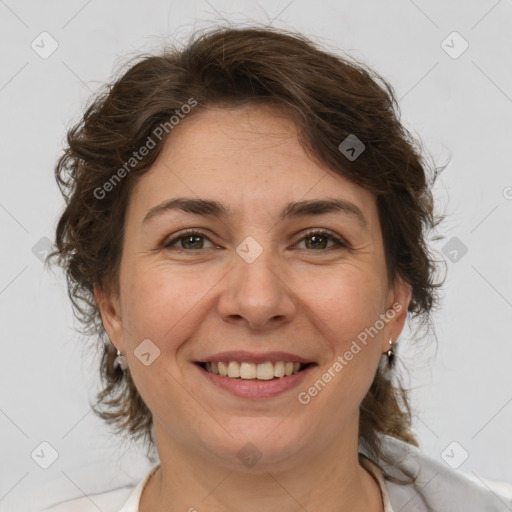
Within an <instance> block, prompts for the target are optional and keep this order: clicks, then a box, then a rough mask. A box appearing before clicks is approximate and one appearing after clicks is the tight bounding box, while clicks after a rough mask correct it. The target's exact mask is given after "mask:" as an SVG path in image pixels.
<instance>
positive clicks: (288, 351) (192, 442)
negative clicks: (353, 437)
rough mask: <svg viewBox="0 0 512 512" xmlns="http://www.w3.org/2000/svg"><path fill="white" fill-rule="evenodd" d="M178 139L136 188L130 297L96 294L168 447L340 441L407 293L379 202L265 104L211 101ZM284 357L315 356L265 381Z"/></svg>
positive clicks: (273, 451) (269, 449) (352, 423)
mask: <svg viewBox="0 0 512 512" xmlns="http://www.w3.org/2000/svg"><path fill="white" fill-rule="evenodd" d="M171 135H172V136H171V137H170V138H169V139H168V140H167V142H166V145H165V147H164V150H163V152H162V153H161V155H160V156H159V158H158V160H157V161H156V163H155V164H154V165H153V167H152V168H151V169H150V170H149V171H148V172H147V173H146V174H145V175H143V176H142V177H141V178H140V180H139V181H138V182H137V184H136V186H135V188H134V189H133V194H132V196H131V198H130V202H129V206H128V210H127V213H126V217H125V236H124V245H123V253H122V261H121V266H120V293H119V296H107V295H106V294H105V293H103V292H102V291H101V290H99V289H97V290H96V297H97V300H98V302H99V304H100V308H101V312H102V317H103V322H104V325H105V328H106V330H107V332H108V334H109V337H110V339H111V341H112V343H114V344H115V345H116V347H117V348H119V349H120V350H121V352H122V353H123V354H125V355H126V357H127V360H128V365H129V368H130V372H131V374H132V377H133V379H134V381H135V384H136V386H137V389H138V391H139V393H140V395H141V396H142V398H143V399H144V401H145V403H146V404H147V406H148V407H149V409H150V410H151V412H152V414H153V420H154V428H155V435H156V437H157V444H158V440H159V439H160V440H162V442H164V441H163V440H167V442H169V443H171V444H172V443H173V442H174V443H176V445H179V446H180V447H182V449H184V450H186V451H187V450H188V451H189V452H190V453H194V454H195V455H196V456H198V457H201V458H203V459H204V460H210V461H212V462H216V463H222V464H224V465H225V466H227V467H229V466H232V467H234V466H235V464H237V463H238V464H239V460H238V459H237V458H236V454H237V452H238V451H239V450H240V448H241V447H242V446H244V445H245V443H247V442H251V443H252V444H253V445H255V446H256V447H257V448H258V450H259V452H261V453H263V454H264V456H265V458H264V459H262V461H263V462H265V463H269V464H280V463H286V461H291V460H294V459H295V458H297V457H299V456H305V455H308V454H309V455H311V454H314V453H319V452H321V451H322V449H326V448H327V447H332V446H334V445H336V444H338V445H341V443H342V442H343V436H344V435H345V434H344V432H345V433H346V432H348V431H349V430H350V429H352V432H354V429H357V421H358V409H359V405H360V403H361V401H362V399H363V398H364V396H365V394H366V393H367V391H368V389H369V387H370V385H371V382H372V381H373V378H374V375H375V371H376V369H377V365H378V363H379V360H380V358H381V357H385V356H383V352H385V351H386V350H387V349H388V340H389V338H390V337H391V338H392V339H393V341H395V340H396V339H397V337H398V335H399V334H400V332H401V330H402V327H403V324H404V320H405V315H406V310H407V304H408V301H409V298H410V290H409V287H408V286H406V285H404V283H403V282H401V281H399V282H398V284H397V285H396V286H395V287H393V288H390V286H389V283H388V281H387V278H386V266H385V260H384V252H383V241H382V235H381V227H380V224H379V219H378V214H377V208H376V201H375V197H374V196H373V194H371V193H370V192H368V191H366V190H365V189H363V188H361V187H359V186H357V185H355V184H354V183H352V182H350V181H348V180H347V179H345V178H344V177H342V176H340V175H338V174H336V173H334V172H332V171H330V170H327V169H325V168H323V167H321V166H319V165H318V164H317V163H315V162H314V161H312V160H311V159H310V158H309V157H308V156H307V154H306V153H305V151H304V149H303V148H302V147H301V145H300V144H299V141H298V138H297V131H296V127H295V126H294V124H293V122H292V121H291V120H290V119H288V118H287V117H285V116H284V115H282V114H279V113H277V112H276V111H275V109H274V110H271V109H270V108H269V107H243V108H236V109H231V110H224V109H212V110H208V111H203V112H201V113H196V114H194V115H193V116H190V118H188V119H185V120H183V121H181V123H180V124H179V125H178V126H177V127H175V128H174V130H173V132H172V134H171ZM340 158H343V157H342V156H341V155H340ZM177 198H186V199H188V200H190V201H189V202H188V206H187V204H183V203H182V205H183V208H180V207H172V205H170V204H169V203H168V202H169V201H171V200H175V199H177ZM204 201H208V202H212V203H211V204H210V203H204ZM316 201H337V204H338V207H337V208H334V207H332V205H331V207H325V205H324V207H321V205H319V204H317V205H316V206H315V205H314V203H313V202H316ZM202 202H203V203H202ZM303 202H312V203H311V205H313V206H311V205H310V207H309V208H305V207H304V205H302V206H303V207H302V208H301V207H300V205H299V206H297V204H295V203H303ZM166 204H167V207H166V206H165V205H166ZM294 204H295V206H293V205H294ZM212 205H213V206H212ZM290 205H292V206H290ZM175 206H176V203H175ZM219 207H220V208H219ZM397 303H398V304H400V306H399V307H398V309H397V306H396V304H397ZM393 304H395V307H394V308H393ZM400 309H401V312H400ZM391 311H392V312H393V313H394V314H391V313H390V312H391ZM370 328H373V330H371V331H370V332H371V333H372V335H368V332H369V331H368V329H370ZM375 331H377V332H375ZM363 333H366V340H365V342H363V341H362V340H363V339H364V338H365V336H364V334H363ZM354 343H355V344H356V345H357V346H358V347H359V350H357V349H356V348H355V345H354ZM225 352H232V354H222V355H220V353H225ZM348 352H351V354H352V357H349V354H348ZM340 358H341V359H340ZM206 361H214V362H218V361H223V362H226V363H227V362H228V361H234V362H235V364H233V363H231V364H229V365H228V370H229V372H230V375H236V373H233V372H236V370H237V364H236V363H237V362H238V363H242V362H244V363H251V364H245V365H242V366H243V371H244V375H246V376H248V375H249V376H250V375H252V374H251V372H253V371H256V372H258V371H261V373H260V375H261V376H262V377H263V380H254V379H251V380H246V379H243V378H239V379H234V378H231V377H229V376H228V377H223V376H221V375H214V374H212V373H208V372H207V371H206V370H205V369H204V368H203V367H202V366H201V365H200V364H199V363H204V362H206ZM265 361H270V362H274V363H275V365H272V366H270V367H269V365H267V364H263V365H262V366H260V367H258V366H257V365H256V366H255V365H253V364H252V363H264V362H265ZM278 361H282V362H294V361H295V362H302V363H303V364H305V363H311V364H310V365H309V366H308V367H307V368H306V369H305V370H302V371H300V372H299V373H297V374H296V375H291V376H284V377H280V378H277V377H276V378H273V379H272V380H265V379H269V376H268V375H267V376H266V377H265V372H266V371H270V372H272V368H273V370H274V371H277V373H279V371H282V370H279V367H281V366H282V365H281V364H280V363H279V362H278ZM341 361H343V363H342V362H341ZM336 362H338V365H336ZM203 366H204V365H203ZM212 366H213V367H214V368H213V369H214V371H215V364H214V365H212ZM269 368H270V369H269ZM285 368H286V366H285ZM288 368H289V365H288ZM301 369H302V366H301ZM246 371H247V372H248V373H245V372H246ZM256 375H258V374H257V373H256ZM329 376H330V378H329ZM271 377H272V376H271V375H270V378H271ZM319 379H320V380H321V381H322V382H323V385H319V384H318V381H319ZM315 382H316V383H317V385H316V388H315ZM315 389H316V393H315V391H314V390H315ZM262 467H263V466H262Z"/></svg>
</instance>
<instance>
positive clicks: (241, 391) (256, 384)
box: [195, 364, 315, 398]
mask: <svg viewBox="0 0 512 512" xmlns="http://www.w3.org/2000/svg"><path fill="white" fill-rule="evenodd" d="M195 366H196V367H197V368H198V369H199V371H200V372H201V374H202V375H204V376H205V377H206V378H207V379H208V380H209V381H210V382H211V383H212V384H214V385H216V386H219V387H220V388H222V389H224V390H226V391H229V392H230V393H232V394H233V395H236V396H238V397H241V398H272V397H274V396H277V395H280V394H281V393H284V392H285V391H288V390H290V389H293V388H295V387H297V386H298V385H299V384H300V383H301V382H302V381H303V380H304V378H305V377H306V376H307V375H308V373H309V372H310V371H311V370H312V369H313V368H314V366H315V365H312V366H309V367H308V368H306V369H305V370H302V371H301V372H299V373H296V374H295V375H289V376H287V377H280V378H278V379H273V380H267V381H265V380H245V379H232V378H231V377H222V376H221V375H216V374H214V373H210V372H207V371H206V370H205V369H204V368H202V367H201V366H199V365H198V364H195Z"/></svg>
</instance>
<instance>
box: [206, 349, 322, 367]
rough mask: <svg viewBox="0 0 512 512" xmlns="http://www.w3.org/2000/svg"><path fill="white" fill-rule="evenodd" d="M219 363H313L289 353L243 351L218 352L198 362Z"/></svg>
mask: <svg viewBox="0 0 512 512" xmlns="http://www.w3.org/2000/svg"><path fill="white" fill-rule="evenodd" d="M212 361H213V362H219V361H239V362H245V363H254V364H258V363H266V362H267V361H270V362H273V363H275V362H277V361H284V362H285V363H287V362H292V363H313V362H314V361H312V360H311V359H306V358H304V357H300V356H298V355H296V354H291V353H289V352H262V353H259V354H258V353H255V352H247V351H245V350H236V351H234V352H218V353H217V354H213V355H211V356H208V357H205V358H204V359H201V361H198V362H200V363H208V362H212Z"/></svg>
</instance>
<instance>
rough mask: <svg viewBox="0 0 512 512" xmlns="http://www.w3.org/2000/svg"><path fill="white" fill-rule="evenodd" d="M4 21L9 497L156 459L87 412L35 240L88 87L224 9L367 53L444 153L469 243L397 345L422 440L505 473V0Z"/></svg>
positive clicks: (81, 352) (81, 357) (92, 12)
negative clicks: (436, 299)
mask: <svg viewBox="0 0 512 512" xmlns="http://www.w3.org/2000/svg"><path fill="white" fill-rule="evenodd" d="M0 20H1V21H0V23H1V31H0V37H1V40H0V49H1V50H0V51H1V52H2V55H1V62H2V66H1V67H0V108H1V114H2V115H1V118H0V119H1V120H0V130H1V131H0V144H1V172H2V187H1V188H0V222H1V228H2V244H1V255H2V265H1V267H0V300H1V302H2V307H1V333H2V339H1V341H2V357H1V359H0V364H1V377H2V384H1V397H0V398H1V401H0V428H1V432H2V435H1V450H2V451H1V460H2V463H1V465H0V509H1V510H4V511H8V510H13V511H14V510H16V511H17V512H19V511H23V510H37V509H38V508H42V507H43V506H46V505H49V504H50V503H54V502H57V501H61V500H64V499H68V498H71V497H75V496H82V493H87V494H88V493H94V492H101V491H104V490H107V489H109V488H112V487H116V486H119V485H123V484H126V483H128V482H135V481H137V480H138V479H139V478H141V477H142V475H143V474H144V473H145V472H146V471H147V469H148V467H149V466H148V463H147V462H146V461H145V459H144V456H143V454H142V452H141V451H140V450H137V449H136V447H130V446H126V445H125V446H122V445H120V443H119V442H118V441H117V440H116V439H115V438H114V437H112V436H111V435H110V434H109V433H108V430H107V428H106V427H105V426H104V425H103V424H102V422H101V421H100V420H99V419H97V418H96V416H95V415H94V414H93V413H92V412H91V411H90V407H89V401H91V402H92V401H93V399H94V392H95V391H97V389H98V384H97V381H98V376H97V369H96V367H97V362H96V361H95V360H94V359H93V355H94V353H93V351H91V350H90V349H88V348H87V347H89V346H90V345H91V344H90V343H88V342H87V340H86V339H84V338H83V337H81V336H79V335H78V334H77V333H76V332H75V331H74V320H73V316H72V313H71V307H70V304H69V301H68V298H67V295H66V289H65V282H64V278H63V276H62V274H61V273H59V272H57V273H55V274H52V273H49V272H46V271H45V270H44V268H43V264H42V262H41V261H40V260H39V259H38V258H37V257H36V256H35V255H34V253H33V251H32V249H33V247H34V246H35V245H36V244H38V243H43V244H44V242H39V241H40V240H41V239H42V238H44V237H47V238H49V239H52V237H53V233H54V228H55V223H56V220H57V218H58V215H59V212H60V211H61V208H62V206H63V200H62V198H61V196H60V193H59V191H58V189H57V186H56V184H55V181H54V178H53V166H54V163H55V161H56V159H57V157H58V156H59V154H60V149H61V145H62V141H63V139H64V137H65V131H66V128H68V127H70V126H71V124H72V123H74V122H75V121H77V120H78V119H79V116H80V112H81V106H83V105H84V104H85V102H86V100H87V98H88V97H89V96H90V94H91V93H92V92H93V91H95V90H97V88H98V87H99V85H100V84H102V83H103V82H104V81H106V80H108V79H109V78H110V77H111V76H112V72H113V70H117V68H118V65H119V64H121V63H123V62H125V61H126V60H127V57H130V56H134V55H135V54H136V53H137V52H138V51H141V50H144V51H147V50H152V49H158V48H159V47H160V45H161V43H162V42H163V41H168V42H170V41H172V39H173V38H176V39H177V40H178V41H180V40H186V38H187V37H188V36H189V35H190V33H191V31H193V30H194V28H202V27H205V26H209V25H211V24H214V23H219V22H221V23H223V24H226V23H227V22H230V23H245V22H251V21H258V22H263V23H268V22H271V23H272V25H274V26H278V27H284V28H288V29H296V30H299V31H301V32H303V33H304V34H306V35H308V36H310V37H312V38H313V39H314V40H316V41H318V42H320V43H322V44H324V45H326V46H327V47H330V48H331V49H333V48H339V49H341V50H343V51H346V52H348V53H349V54H351V55H353V56H354V57H356V58H358V59H362V60H364V61H365V62H366V63H367V64H369V65H370V66H372V67H373V68H375V69H376V71H378V72H379V73H381V74H382V75H383V76H384V77H385V78H386V79H388V80H389V81H390V82H391V83H392V85H393V86H394V87H395V89H396V92H397V95H398V98H399V99H400V106H401V109H402V113H403V120H404V123H405V124H406V126H407V127H408V128H409V129H411V130H412V131H413V133H415V134H417V136H419V137H421V140H422V141H423V144H424V146H425V148H426V149H427V151H429V152H430V153H431V154H432V156H433V157H434V159H435V160H436V162H437V164H438V165H443V164H446V163H447V162H449V165H448V166H447V168H446V170H445V171H444V172H443V174H442V177H441V178H440V179H439V182H438V184H437V186H436V188H435V193H436V198H437V200H438V211H445V212H446V213H447V214H448V216H449V217H448V220H447V222H446V223H445V225H444V226H443V231H442V232H443V234H444V235H445V236H446V238H445V239H444V240H443V241H442V242H437V243H435V244H434V247H435V248H436V249H437V250H439V251H441V252H442V251H443V247H444V245H445V244H446V243H447V242H448V241H449V240H450V239H452V238H453V237H457V238H458V239H459V240H460V242H461V243H462V244H464V246H466V247H467V253H466V254H465V255H463V256H462V257H461V254H462V253H461V252H459V253H458V260H456V261H450V259H449V258H447V272H448V278H447V282H446V285H445V289H444V297H445V298H444V302H443V308H442V310H441V311H440V312H439V314H437V315H436V318H435V320H436V326H437V334H438V340H439V350H438V352H437V354H436V345H435V342H434V341H433V340H430V342H429V343H426V342H423V344H422V345H421V346H420V348H411V347H412V344H411V343H410V340H409V339H408V337H409V331H407V332H404V333H403V335H402V337H401V338H400V341H401V352H400V357H402V360H403V362H404V364H405V365H406V366H407V367H408V368H409V373H410V379H407V378H406V383H409V385H410V386H411V388H412V390H413V391H412V403H413V407H414V411H415V416H414V426H415V430H416V432H417V434H418V437H419V439H420V442H421V445H422V449H423V450H424V451H425V452H426V453H427V454H429V455H431V456H433V457H436V458H437V459H439V460H443V457H442V454H443V453H446V452H445V449H446V448H447V447H448V446H449V445H450V444H451V443H452V442H453V441H456V442H457V443H458V445H454V446H452V447H451V448H454V451H453V452H452V451H451V448H450V449H449V450H448V453H449V455H451V458H452V460H462V458H463V457H464V453H465V452H464V450H465V451H466V452H467V453H468V454H469V456H468V458H467V460H466V461H465V462H464V463H463V464H461V465H460V466H458V469H457V470H458V471H463V472H465V473H468V474H470V475H473V476H474V477H475V478H489V479H495V480H503V481H508V482H512V441H511V437H510V432H511V430H512V429H511V425H512V403H511V402H512V372H511V362H512V340H511V335H510V328H511V319H512V315H511V313H512V310H511V308H512V277H511V272H510V269H511V264H512V230H511V220H512V152H511V151H510V148H511V141H512V66H511V58H510V56H511V55H512V33H511V31H510V27H511V24H512V2H511V1H510V0H508V1H506V0H501V1H496V0H486V1H471V2H468V1H451V2H446V1H441V0H436V1H429V2H427V1H426V0H416V1H412V0H394V1H388V2H382V1H377V0H375V1H367V0H366V1H348V0H345V1H337V2H336V1H324V2H307V1H305V0H294V1H290V0H279V1H264V2H255V1H239V2H234V1H224V0H223V1H221V0H209V1H208V2H207V1H203V0H201V1H199V0H195V1H187V2H185V1H174V2H172V1H168V0H167V1H152V2H140V1H139V2H136V1H133V0H130V1H127V0H123V1H120V0H118V1H99V0H89V1H84V0H71V1H66V2H64V1H60V2H58V1H45V2H36V1H23V0H20V1H15V0H5V1H3V0H0ZM43 31H47V32H48V33H49V34H51V36H52V38H54V39H55V40H56V41H57V43H58V45H59V46H58V49H57V50H56V51H55V52H54V53H53V54H52V55H50V56H49V57H48V58H46V59H43V58H42V57H41V56H40V55H39V54H38V53H36V51H34V50H33V49H32V47H31V43H32V41H34V40H35V41H36V43H37V42H38V41H40V39H41V37H42V36H40V34H41V32H43ZM453 31H457V32H458V33H459V34H460V35H461V36H462V37H463V38H464V40H466V41H467V43H468V44H469V47H468V49H467V50H466V51H465V52H464V53H463V54H462V55H460V56H458V58H453V54H454V52H457V51H458V50H459V49H461V48H462V46H461V44H462V41H461V40H458V39H453V36H452V38H451V39H450V38H449V39H448V40H447V42H446V43H445V48H443V46H442V42H443V41H444V40H445V39H446V38H447V36H449V35H450V34H451V33H452V32H453ZM452 41H453V42H452ZM38 44H39V45H40V46H41V45H42V43H41V42H39V43H38ZM446 45H450V46H453V48H452V49H451V50H449V49H448V48H446ZM45 48H47V49H48V48H49V40H46V43H45ZM445 49H446V50H448V51H451V52H452V56H450V55H449V54H448V53H447V52H446V51H445ZM451 243H454V242H453V241H452V242H451ZM445 252H447V251H446V250H445ZM452 258H453V254H452ZM425 347H426V348H425ZM43 441H46V442H48V443H50V445H52V446H53V447H54V449H55V450H56V451H57V452H58V458H57V460H56V461H55V462H54V463H53V464H52V465H51V466H50V467H49V468H48V469H42V468H41V467H40V466H39V465H38V464H36V462H35V461H34V460H33V459H32V458H31V453H32V452H33V451H34V450H35V449H36V448H38V446H39V445H40V443H41V442H43ZM43 451H45V450H43ZM38 453H41V451H40V448H39V452H38ZM48 453H49V450H48V449H46V451H45V454H46V455H45V456H48ZM40 460H41V459H40Z"/></svg>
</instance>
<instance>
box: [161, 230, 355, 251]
mask: <svg viewBox="0 0 512 512" xmlns="http://www.w3.org/2000/svg"><path fill="white" fill-rule="evenodd" d="M191 236H201V237H203V238H206V239H207V240H210V239H209V238H208V236H207V235H205V234H204V233H202V232H201V231H196V230H194V229H187V230H185V231H184V232H182V233H180V234H179V235H178V236H176V237H174V238H173V239H171V240H169V241H166V242H164V243H163V244H162V248H163V249H170V248H171V247H172V246H173V245H174V244H175V243H176V242H179V241H180V240H183V239H185V238H190V237H191ZM312 236H321V237H325V238H327V239H328V240H330V241H332V242H334V243H335V244H336V245H337V246H338V248H345V249H349V248H350V247H349V245H348V243H346V242H345V241H344V240H342V239H341V238H339V237H337V236H335V235H333V234H332V233H331V232H330V231H327V230H325V229H312V230H311V231H308V232H307V233H305V234H304V235H303V237H302V238H301V239H300V240H299V242H302V241H303V240H304V239H305V238H308V237H312ZM210 242H211V240H210ZM299 242H297V243H299ZM330 249H335V247H329V248H327V249H323V251H322V250H320V252H325V251H328V250H330ZM178 250H180V251H184V252H198V251H201V250H203V249H184V248H182V247H180V248H178ZM305 250H309V251H315V252H316V250H315V249H305Z"/></svg>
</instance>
